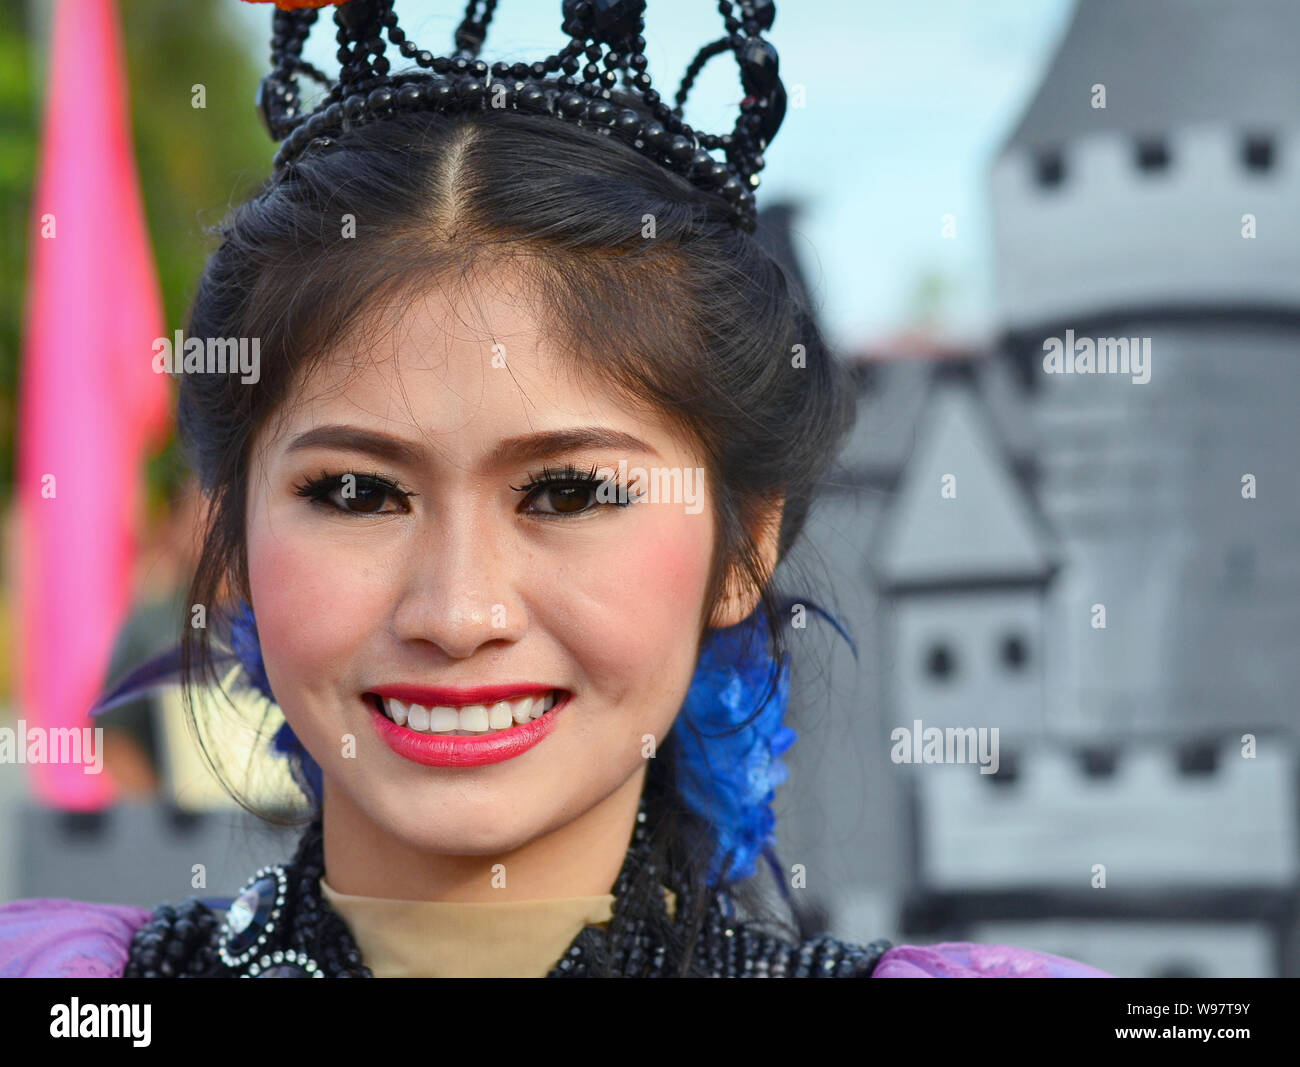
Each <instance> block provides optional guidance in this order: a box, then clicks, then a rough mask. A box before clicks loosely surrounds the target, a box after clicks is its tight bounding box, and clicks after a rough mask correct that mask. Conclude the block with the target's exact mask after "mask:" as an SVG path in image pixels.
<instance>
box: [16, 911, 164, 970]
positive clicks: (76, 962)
mask: <svg viewBox="0 0 1300 1067" xmlns="http://www.w3.org/2000/svg"><path fill="white" fill-rule="evenodd" d="M149 914H150V913H149V912H148V911H146V910H145V909H144V908H131V907H122V906H120V905H117V904H91V903H87V902H85V901H81V900H52V899H49V898H47V897H36V898H33V899H29V900H15V901H13V902H12V903H9V904H0V978H120V977H122V971H123V970H125V969H126V957H127V951H128V949H129V948H130V946H131V935H132V934H134V933H135V931H136V930H137V929H138V928H139V927H141V926H143V925H144V923H145V922H146V921H147V920H148V918H149Z"/></svg>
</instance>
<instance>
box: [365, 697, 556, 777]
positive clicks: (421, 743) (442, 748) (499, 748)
mask: <svg viewBox="0 0 1300 1067" xmlns="http://www.w3.org/2000/svg"><path fill="white" fill-rule="evenodd" d="M570 695H571V694H569V693H566V694H564V695H563V696H562V697H561V698H560V699H559V700H558V701H556V704H555V707H553V708H552V709H551V710H550V711H548V712H547V713H546V714H545V715H541V716H539V717H538V718H536V719H530V720H529V721H528V722H525V723H520V724H519V725H518V726H512V727H510V729H508V730H494V731H493V732H491V733H487V734H484V735H483V736H482V737H465V736H458V735H455V734H423V733H419V732H418V731H416V730H408V729H407V728H406V727H405V726H398V725H397V723H395V722H393V720H392V719H390V718H389V717H388V716H387V715H384V714H383V713H381V712H378V711H376V710H375V709H374V708H373V707H371V706H370V705H369V702H368V701H367V707H369V710H370V721H371V722H373V723H374V724H375V730H376V732H377V733H378V734H379V736H380V737H381V738H383V739H384V743H385V744H387V745H388V747H389V748H391V749H392V750H393V751H394V752H396V753H397V754H398V755H399V756H402V757H404V758H406V759H409V760H411V761H412V762H413V763H423V764H424V765H425V766H426V767H482V766H485V765H486V764H489V763H502V762H504V761H505V760H508V759H514V758H515V757H516V756H522V755H523V754H524V753H525V752H527V751H528V750H529V749H530V748H532V747H533V746H535V745H537V744H539V743H540V742H541V740H542V738H544V737H545V736H546V735H547V734H549V733H550V732H551V730H552V729H554V728H555V717H556V716H557V715H558V714H559V713H560V709H561V708H562V707H564V706H565V704H567V703H568V702H569V697H570Z"/></svg>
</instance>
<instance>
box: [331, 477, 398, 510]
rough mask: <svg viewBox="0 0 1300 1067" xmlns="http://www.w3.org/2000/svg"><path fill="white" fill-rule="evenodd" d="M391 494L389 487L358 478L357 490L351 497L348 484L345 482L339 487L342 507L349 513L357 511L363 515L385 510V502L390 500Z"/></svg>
mask: <svg viewBox="0 0 1300 1067" xmlns="http://www.w3.org/2000/svg"><path fill="white" fill-rule="evenodd" d="M389 492H390V490H389V488H388V487H387V486H385V485H380V484H378V483H377V482H375V481H373V479H361V478H358V479H357V482H356V486H355V488H354V489H353V490H352V491H351V495H349V489H348V483H347V482H344V483H343V485H341V486H340V487H339V496H340V497H342V499H343V502H342V504H340V506H341V507H344V508H346V509H347V510H348V511H357V512H361V513H362V514H374V513H375V512H377V511H379V510H381V509H382V508H383V506H384V501H385V500H387V499H388V495H389Z"/></svg>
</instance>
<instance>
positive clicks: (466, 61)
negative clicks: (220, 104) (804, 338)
mask: <svg viewBox="0 0 1300 1067" xmlns="http://www.w3.org/2000/svg"><path fill="white" fill-rule="evenodd" d="M249 2H252V3H259V2H266V0H249ZM393 2H394V0H275V3H276V8H277V9H276V11H275V13H274V18H273V24H272V25H273V28H272V38H271V63H272V65H273V69H272V70H271V72H270V73H269V74H267V75H266V77H265V78H264V79H263V80H262V85H261V89H260V91H259V93H258V106H259V108H260V110H261V112H262V117H263V120H264V121H265V123H266V127H267V129H268V130H269V131H270V134H271V136H272V137H273V138H275V139H276V140H277V141H281V142H282V143H281V146H280V150H279V152H278V153H277V154H276V157H275V161H274V168H275V170H276V171H282V170H284V169H286V168H288V167H290V166H291V165H292V163H293V162H294V160H296V159H299V158H301V157H302V156H303V155H304V154H306V153H309V152H317V151H328V150H329V149H330V148H331V147H332V146H333V144H334V138H335V137H336V136H338V134H340V133H341V132H343V131H346V130H348V129H351V128H353V127H356V126H359V125H362V124H364V123H367V122H371V121H374V120H376V119H384V118H388V117H390V116H392V115H395V114H399V113H402V112H414V111H437V112H445V113H456V112H464V111H476V110H480V109H488V108H509V109H512V110H517V111H524V112H531V113H534V114H546V115H552V116H554V117H555V118H557V119H561V120H564V121H566V122H571V123H574V124H576V125H578V126H583V127H587V128H590V129H592V130H593V131H595V132H596V133H599V134H603V135H605V136H609V137H616V138H618V139H619V140H620V141H622V142H624V143H626V144H628V145H630V146H631V147H633V148H634V149H636V150H637V151H639V152H641V153H642V154H643V155H646V156H649V157H650V158H651V159H653V160H655V161H656V162H658V163H660V164H661V165H662V166H664V167H666V168H668V169H669V170H671V171H674V172H676V173H677V174H680V175H681V176H683V177H684V178H686V179H688V180H689V181H690V182H692V183H693V184H694V185H696V186H697V187H699V188H701V189H704V190H706V191H708V192H710V193H713V194H715V195H717V196H720V197H722V198H723V199H725V201H726V202H727V203H728V204H729V205H730V208H731V214H730V217H731V219H732V221H733V222H734V224H735V225H737V226H739V227H740V228H742V229H744V230H746V231H748V232H753V231H754V229H755V226H756V223H757V215H756V209H755V203H754V190H755V189H756V188H757V187H758V184H759V178H758V174H759V171H761V170H762V169H763V165H764V161H763V152H764V150H765V149H766V148H767V146H768V145H769V144H770V143H771V141H772V138H773V137H774V136H775V135H776V132H777V130H778V129H779V128H780V126H781V121H782V119H783V118H784V117H785V109H786V96H785V88H784V87H783V86H782V84H781V79H780V77H779V76H778V73H777V68H778V59H777V53H776V49H775V48H773V47H772V45H771V43H770V42H768V41H766V40H764V39H763V37H762V36H761V34H762V32H763V31H765V30H768V29H771V27H772V21H773V19H774V18H775V17H776V7H775V4H774V3H773V0H736V2H735V3H732V2H731V0H719V3H718V5H717V6H718V11H719V13H720V14H721V15H722V20H723V24H724V28H725V30H726V32H725V34H724V35H723V36H721V37H720V38H718V39H717V40H714V41H711V42H709V43H707V44H705V45H704V46H703V47H702V48H701V49H700V50H699V52H698V53H697V54H696V56H695V59H694V60H692V62H691V64H690V65H689V67H688V68H687V70H686V72H685V75H684V76H683V78H682V81H681V84H680V85H679V87H678V89H677V93H676V96H675V98H674V101H673V105H672V106H670V105H669V104H668V103H667V102H666V101H665V100H663V98H662V97H661V96H660V94H659V92H658V91H657V90H655V89H654V88H653V85H652V82H651V78H650V74H649V72H648V71H647V70H646V66H647V61H646V56H645V47H646V41H645V38H644V37H642V36H641V31H642V30H643V29H644V28H645V20H644V18H643V17H642V16H643V15H644V13H645V9H646V3H645V0H563V2H562V3H561V11H560V14H561V16H562V20H563V21H562V26H561V28H562V31H563V32H564V33H565V34H567V35H568V37H569V41H568V43H567V44H566V45H564V46H563V47H562V48H561V49H560V50H559V51H558V52H555V53H553V54H552V55H548V56H546V57H545V58H544V59H540V60H537V61H534V62H532V63H523V62H516V63H506V62H503V61H498V62H495V63H491V64H489V63H488V62H487V61H485V60H482V59H479V58H478V54H479V50H480V48H481V47H482V45H483V41H484V38H485V37H486V35H487V28H488V23H489V22H490V21H491V20H492V15H493V12H494V10H495V8H496V0H470V3H469V5H468V7H467V9H466V12H465V17H464V19H463V20H462V21H461V23H460V26H459V28H458V29H457V30H456V33H455V40H454V50H453V51H452V53H451V54H450V55H445V56H444V55H435V54H434V53H433V52H431V51H429V50H427V49H423V48H421V47H419V46H418V45H417V44H416V43H415V42H413V41H411V40H410V39H408V37H407V36H406V33H405V31H404V30H403V29H402V28H401V27H400V26H399V25H398V22H397V15H396V13H395V12H394V10H393ZM328 4H333V5H334V7H335V11H334V22H335V24H336V26H337V27H338V30H337V34H336V36H337V40H338V45H339V48H338V53H337V54H338V59H339V64H340V69H339V75H338V79H337V80H336V81H332V80H331V79H330V78H329V77H328V76H327V75H325V74H324V73H322V72H321V71H320V70H318V69H317V68H316V67H315V66H313V65H312V64H311V63H309V62H307V61H306V60H304V59H303V57H302V50H303V44H304V42H305V41H306V40H307V37H308V34H309V33H310V32H311V29H312V27H313V25H314V24H315V23H316V21H317V18H318V16H319V10H318V9H319V8H321V7H324V6H326V5H328ZM389 45H391V46H392V47H393V48H394V49H396V50H397V51H398V52H399V53H400V55H401V56H402V57H403V58H404V59H405V60H407V61H408V64H409V69H405V70H402V71H394V70H393V64H392V62H391V61H390V59H389V57H388V55H387V54H386V53H387V51H388V46H389ZM724 52H730V53H732V55H733V56H734V57H735V60H736V63H737V65H738V67H739V69H740V81H741V85H742V86H743V88H744V91H745V97H744V99H743V100H742V101H741V103H740V114H739V115H738V116H737V118H736V123H735V126H734V128H733V129H732V130H731V131H730V132H729V133H724V134H711V133H702V132H700V131H698V130H695V129H693V128H692V127H691V126H690V125H689V124H687V123H686V122H685V121H684V119H683V117H682V108H683V106H684V104H685V102H686V97H687V94H688V93H689V92H690V90H691V86H692V85H693V84H694V82H695V79H696V78H697V77H698V76H699V73H700V71H701V70H702V69H703V68H704V65H705V64H706V63H707V62H708V61H709V60H710V59H712V58H713V57H714V56H718V55H721V54H722V53H724ZM300 76H306V77H308V78H310V79H312V80H314V81H316V82H318V83H320V84H321V85H323V86H325V87H326V90H327V92H326V94H325V96H324V98H323V99H322V100H321V101H320V103H319V104H318V105H317V106H316V107H315V108H314V110H312V111H310V112H304V109H303V104H302V95H301V86H300V83H299V78H300ZM714 152H721V153H722V158H717V157H716V156H715V155H713V153H714Z"/></svg>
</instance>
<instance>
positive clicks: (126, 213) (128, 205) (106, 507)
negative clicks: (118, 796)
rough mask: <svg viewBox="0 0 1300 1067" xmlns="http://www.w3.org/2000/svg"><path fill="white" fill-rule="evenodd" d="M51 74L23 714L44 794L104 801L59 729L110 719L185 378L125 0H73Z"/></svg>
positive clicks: (31, 289) (23, 574) (104, 788)
mask: <svg viewBox="0 0 1300 1067" xmlns="http://www.w3.org/2000/svg"><path fill="white" fill-rule="evenodd" d="M49 72H50V73H49V86H48V91H47V95H46V102H45V122H44V128H43V132H42V144H41V164H40V173H39V175H38V178H37V183H36V187H35V189H34V191H33V197H32V215H33V226H32V229H31V236H30V238H29V244H28V247H29V259H28V262H29V264H30V267H29V275H28V291H27V318H26V336H25V337H24V342H23V357H22V364H21V368H20V371H19V376H20V383H19V415H18V418H19V437H18V486H17V490H18V509H19V527H18V538H19V541H18V553H19V555H18V558H19V563H20V573H19V580H18V586H19V613H20V614H19V620H18V640H17V642H16V651H17V654H18V656H19V663H18V669H17V671H16V672H15V673H16V675H17V677H18V679H19V693H18V698H19V700H18V710H17V714H16V716H15V717H16V718H21V719H22V720H24V721H25V724H26V727H27V732H28V734H29V735H30V734H32V731H33V730H34V729H35V730H39V731H41V733H42V734H43V735H44V737H45V738H46V740H47V745H46V748H47V751H46V753H45V756H44V759H45V762H40V760H39V752H37V753H32V754H31V755H34V756H36V757H37V758H36V759H33V760H32V765H31V766H30V767H29V771H30V772H31V775H32V783H33V788H34V791H35V794H36V796H37V798H38V799H40V800H41V801H43V802H45V803H47V804H50V805H53V806H55V807H59V808H65V809H73V810H94V809H97V808H102V807H104V806H106V805H107V804H108V803H109V802H110V801H111V800H112V798H113V788H112V784H111V782H110V781H109V779H108V775H107V774H105V773H100V774H94V773H87V770H88V769H90V764H91V762H92V761H90V760H89V759H88V758H87V756H86V753H85V752H82V753H81V756H82V761H81V762H58V760H59V759H60V757H62V758H64V759H65V760H66V758H67V756H68V755H69V754H70V752H71V750H70V749H69V748H67V747H66V746H65V744H64V743H63V742H61V741H59V737H60V733H56V732H53V731H56V730H59V728H76V729H77V730H78V732H81V728H83V727H89V726H91V725H92V723H91V720H90V719H89V718H88V717H87V715H86V712H87V710H88V709H89V708H90V706H91V704H92V703H93V702H94V700H95V697H96V696H97V695H98V693H99V690H100V688H101V686H102V685H103V684H104V682H105V681H107V678H106V672H107V669H108V662H109V657H110V655H111V652H112V647H113V642H114V640H115V638H116V635H117V630H118V627H119V626H120V625H121V623H122V622H123V620H124V619H125V617H126V613H127V611H128V608H129V603H130V597H131V577H132V563H133V560H134V556H135V550H136V540H135V523H136V518H137V510H138V507H139V504H140V501H141V480H142V471H143V459H144V455H145V450H146V448H148V447H150V446H151V445H152V444H154V443H156V442H157V441H158V440H160V439H161V437H162V434H163V431H164V429H165V427H166V424H167V420H168V409H169V392H170V391H169V388H168V383H167V379H166V377H165V376H163V375H159V374H155V373H154V371H153V341H154V339H155V338H158V337H162V336H163V335H164V332H165V331H164V324H163V312H162V303H161V299H160V297H159V292H158V280H157V276H156V274H155V272H154V266H153V260H152V253H151V251H150V248H149V238H148V234H147V232H146V230H145V223H144V213H143V210H142V206H141V202H140V191H139V187H138V181H137V175H136V168H135V160H134V157H133V154H132V148H131V134H130V129H131V127H130V118H129V115H128V112H127V106H126V79H125V75H124V71H123V61H122V40H121V30H120V28H119V25H118V13H117V7H116V5H115V3H114V0H58V3H57V6H56V7H55V13H54V32H53V48H52V54H51V57H50V63H49ZM63 736H65V737H66V736H67V735H66V734H65V735H63ZM17 740H18V744H19V745H20V746H24V744H25V739H24V738H23V737H21V736H20V737H18V739H17ZM29 758H30V756H29Z"/></svg>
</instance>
